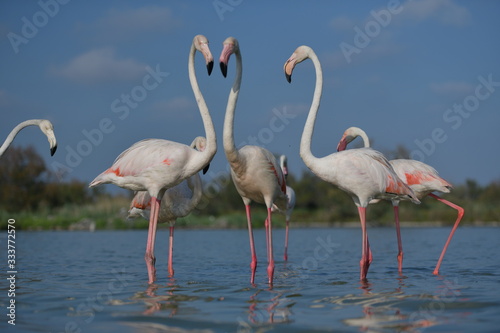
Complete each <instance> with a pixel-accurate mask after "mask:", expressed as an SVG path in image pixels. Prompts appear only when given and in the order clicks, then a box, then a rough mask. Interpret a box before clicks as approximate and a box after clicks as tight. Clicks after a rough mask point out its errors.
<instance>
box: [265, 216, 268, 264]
mask: <svg viewBox="0 0 500 333" xmlns="http://www.w3.org/2000/svg"><path fill="white" fill-rule="evenodd" d="M264 228H265V231H266V250H267V261H268V262H269V218H266V220H265V221H264Z"/></svg>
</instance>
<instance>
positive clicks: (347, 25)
mask: <svg viewBox="0 0 500 333" xmlns="http://www.w3.org/2000/svg"><path fill="white" fill-rule="evenodd" d="M354 25H356V23H355V22H354V21H353V20H351V19H350V18H348V17H346V16H338V17H334V18H333V19H332V20H331V21H330V27H332V28H333V29H335V30H338V31H346V30H352V28H353V27H354Z"/></svg>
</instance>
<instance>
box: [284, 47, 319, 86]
mask: <svg viewBox="0 0 500 333" xmlns="http://www.w3.org/2000/svg"><path fill="white" fill-rule="evenodd" d="M310 52H312V49H311V48H310V47H309V46H306V45H302V46H299V47H298V48H297V49H296V50H295V51H294V52H293V54H292V55H291V56H290V58H288V60H287V61H286V62H285V65H284V66H283V69H284V70H285V76H286V80H287V81H288V82H289V83H291V82H292V72H293V69H294V68H295V65H297V64H299V63H301V62H302V61H304V60H306V59H307V58H309V54H310Z"/></svg>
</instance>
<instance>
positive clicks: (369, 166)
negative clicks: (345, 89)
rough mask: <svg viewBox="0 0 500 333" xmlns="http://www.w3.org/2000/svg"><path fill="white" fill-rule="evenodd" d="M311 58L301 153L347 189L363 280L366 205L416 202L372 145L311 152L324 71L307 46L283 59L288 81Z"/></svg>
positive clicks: (366, 264)
mask: <svg viewBox="0 0 500 333" xmlns="http://www.w3.org/2000/svg"><path fill="white" fill-rule="evenodd" d="M308 58H309V59H311V60H312V62H313V64H314V67H315V70H316V86H315V89H314V97H313V101H312V104H311V108H310V110H309V115H308V116H307V120H306V123H305V126H304V131H303V133H302V138H301V141H300V156H301V157H302V160H303V161H304V163H305V164H306V165H307V167H308V168H309V169H310V170H311V171H312V172H313V173H314V174H315V175H316V176H318V177H319V178H321V179H322V180H324V181H326V182H329V183H330V184H333V185H336V186H337V187H339V188H340V189H342V190H343V191H345V192H347V194H349V195H350V196H351V198H352V199H353V201H354V203H355V204H356V206H357V207H358V213H359V218H360V221H361V230H362V254H361V261H360V263H359V264H360V278H361V280H362V281H364V280H366V275H367V273H368V268H369V266H370V263H371V261H372V255H371V250H370V245H369V243H368V234H367V232H366V207H367V206H368V203H369V202H370V200H372V199H376V198H387V199H392V198H408V199H409V200H411V201H413V202H415V203H418V202H419V200H418V199H417V198H416V197H415V195H414V194H413V192H412V190H411V189H410V188H409V187H408V186H407V185H406V184H405V183H404V182H403V181H402V180H401V179H399V177H398V176H397V175H396V173H395V172H394V170H393V169H392V167H391V165H390V164H389V161H387V159H386V158H385V157H384V155H383V154H382V153H380V152H378V151H375V150H373V149H371V148H360V149H352V150H346V151H342V152H337V153H333V154H330V155H328V156H325V157H321V158H317V157H315V156H314V155H313V154H312V153H311V140H312V134H313V131H314V123H315V121H316V115H317V112H318V109H319V103H320V100H321V93H322V89H323V88H322V86H323V75H322V71H321V64H320V62H319V59H318V57H317V56H316V54H315V53H314V51H313V50H312V49H311V48H310V47H308V46H299V47H298V48H297V49H296V50H295V52H294V53H293V54H292V56H291V57H290V58H289V59H288V60H287V61H286V63H285V66H284V70H285V75H286V78H287V80H288V82H291V76H292V72H293V69H294V67H295V65H297V64H298V63H300V62H302V61H304V60H305V59H308Z"/></svg>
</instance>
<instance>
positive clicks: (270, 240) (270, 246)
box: [266, 208, 274, 286]
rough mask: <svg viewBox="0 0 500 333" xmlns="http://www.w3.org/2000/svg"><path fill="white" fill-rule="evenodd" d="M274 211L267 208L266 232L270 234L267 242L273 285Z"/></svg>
mask: <svg viewBox="0 0 500 333" xmlns="http://www.w3.org/2000/svg"><path fill="white" fill-rule="evenodd" d="M271 216H272V211H271V208H268V209H267V221H268V223H267V225H268V227H267V230H266V233H267V234H268V236H267V237H266V238H267V239H268V243H267V254H268V266H267V276H268V278H269V284H270V285H271V286H272V285H273V277H274V255H273V225H272V220H271Z"/></svg>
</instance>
